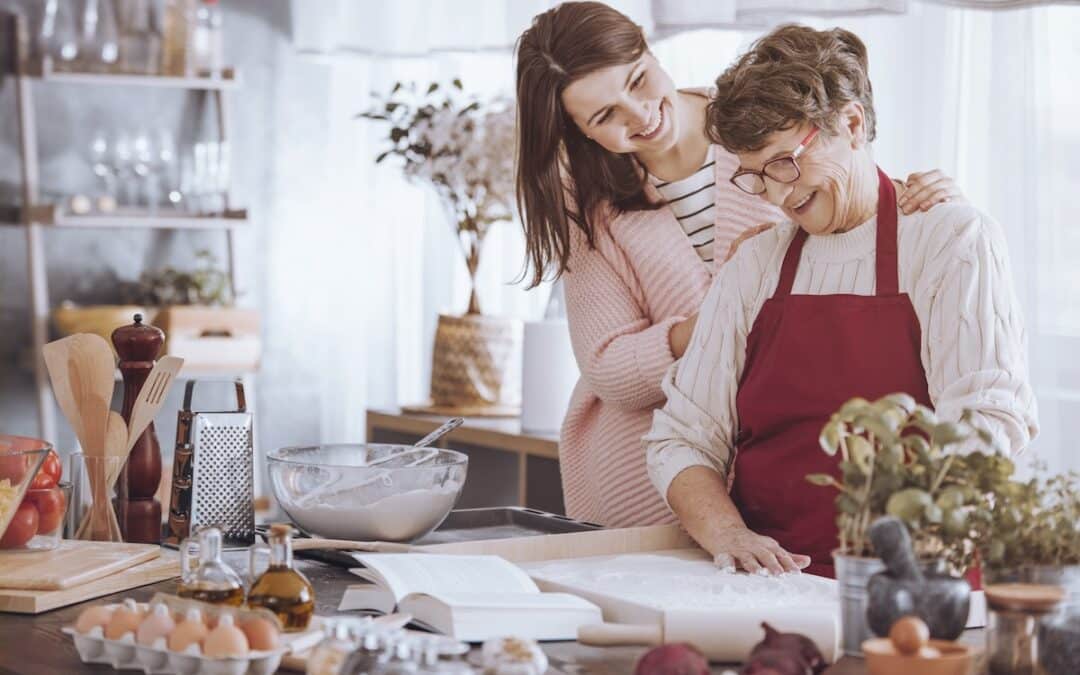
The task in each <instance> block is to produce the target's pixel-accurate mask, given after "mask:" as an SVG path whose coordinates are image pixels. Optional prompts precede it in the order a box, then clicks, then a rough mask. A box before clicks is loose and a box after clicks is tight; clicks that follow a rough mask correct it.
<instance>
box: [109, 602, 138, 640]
mask: <svg viewBox="0 0 1080 675" xmlns="http://www.w3.org/2000/svg"><path fill="white" fill-rule="evenodd" d="M142 620H143V613H142V612H140V611H139V609H138V608H137V607H136V606H135V601H134V600H132V599H130V598H128V599H127V600H124V604H122V605H120V606H119V607H117V608H116V609H115V610H113V613H112V617H111V618H110V619H109V623H108V624H106V626H105V637H106V638H108V639H110V640H119V639H120V638H122V637H124V636H125V635H127V634H128V633H134V632H135V631H137V630H139V624H140V623H142Z"/></svg>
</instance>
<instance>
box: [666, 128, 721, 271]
mask: <svg viewBox="0 0 1080 675" xmlns="http://www.w3.org/2000/svg"><path fill="white" fill-rule="evenodd" d="M715 148H716V146H713V145H710V146H709V152H708V154H707V155H706V156H705V163H704V164H702V165H701V168H700V169H698V170H697V171H695V172H694V173H693V174H692V175H690V176H687V177H686V178H683V179H681V180H673V181H667V182H665V181H662V180H660V179H659V178H657V177H656V176H650V177H649V180H650V181H651V182H652V184H653V186H654V187H656V189H657V191H659V192H660V196H661V197H663V198H664V201H665V202H666V203H667V205H668V206H669V207H670V208H671V210H672V212H673V213H674V214H675V218H676V219H677V220H678V221H679V225H681V226H682V229H683V232H685V233H686V236H687V237H689V238H690V243H691V244H692V245H693V247H694V250H695V251H697V254H698V256H700V257H701V259H702V260H704V261H705V262H707V263H711V262H712V260H713V250H714V246H713V240H714V238H715V236H716V190H715V189H714V188H715V187H716V172H715V170H714V169H713V166H714V165H715V164H716V158H715V157H714V155H713V152H714V150H715Z"/></svg>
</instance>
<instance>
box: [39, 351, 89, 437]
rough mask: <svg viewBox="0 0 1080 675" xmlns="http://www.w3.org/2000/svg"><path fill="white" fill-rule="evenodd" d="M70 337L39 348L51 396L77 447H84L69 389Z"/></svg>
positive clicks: (75, 406)
mask: <svg viewBox="0 0 1080 675" xmlns="http://www.w3.org/2000/svg"><path fill="white" fill-rule="evenodd" d="M72 342H73V338H72V337H66V338H63V339H62V340H55V341H53V342H50V343H49V344H47V345H45V346H44V347H42V348H41V353H42V355H43V356H44V358H45V368H46V369H47V370H48V371H49V381H50V382H51V383H52V390H53V396H55V397H56V402H57V403H58V404H59V405H60V411H61V412H63V413H64V417H65V418H67V421H68V424H70V425H71V429H72V430H73V431H74V432H75V438H77V439H78V440H79V445H81V446H83V447H84V448H85V447H86V439H85V438H84V437H83V429H82V421H81V419H80V417H79V407H78V405H77V404H76V402H75V394H74V392H73V391H72V388H71V378H70V377H69V376H68V359H69V358H70V356H71V345H72Z"/></svg>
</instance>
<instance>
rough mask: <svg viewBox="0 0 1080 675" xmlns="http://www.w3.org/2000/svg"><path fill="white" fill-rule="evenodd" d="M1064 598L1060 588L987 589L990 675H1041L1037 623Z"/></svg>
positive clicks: (1027, 585) (1016, 585)
mask: <svg viewBox="0 0 1080 675" xmlns="http://www.w3.org/2000/svg"><path fill="white" fill-rule="evenodd" d="M1064 598H1065V591H1064V589H1062V588H1061V587H1060V586H1049V585H1045V584H1030V583H1010V584H991V585H989V586H987V587H986V603H987V608H988V609H989V617H988V620H987V627H986V628H987V629H986V653H987V667H988V669H989V672H990V675H1042V673H1043V672H1044V671H1043V670H1042V669H1041V667H1040V665H1039V664H1040V660H1041V658H1042V657H1043V656H1044V654H1043V653H1042V652H1043V651H1044V649H1043V648H1042V645H1040V635H1039V632H1040V631H1039V629H1040V623H1041V622H1042V620H1043V619H1044V617H1047V616H1050V615H1052V614H1054V613H1055V612H1056V611H1057V610H1058V609H1059V608H1060V607H1061V603H1062V600H1063V599H1064Z"/></svg>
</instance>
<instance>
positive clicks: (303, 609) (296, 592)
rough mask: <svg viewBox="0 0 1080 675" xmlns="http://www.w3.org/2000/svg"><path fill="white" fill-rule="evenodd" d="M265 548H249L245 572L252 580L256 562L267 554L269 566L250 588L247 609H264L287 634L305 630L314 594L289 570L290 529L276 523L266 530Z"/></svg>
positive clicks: (307, 583) (291, 559)
mask: <svg viewBox="0 0 1080 675" xmlns="http://www.w3.org/2000/svg"><path fill="white" fill-rule="evenodd" d="M268 539H269V545H268V547H266V548H263V547H261V546H253V547H252V548H251V564H250V567H249V569H250V570H251V573H252V575H253V576H254V574H255V570H256V569H257V567H256V559H257V557H258V555H259V554H261V553H265V552H267V550H269V555H270V566H269V567H267V568H266V571H265V572H263V573H262V574H261V575H259V576H258V578H256V579H255V581H254V582H252V584H251V589H250V590H249V591H248V596H247V604H248V606H249V607H252V608H254V607H265V608H266V609H268V610H270V611H271V612H273V613H274V614H276V615H277V618H278V620H279V621H280V622H281V626H282V628H283V629H284V630H285V632H287V633H291V632H296V631H302V630H304V629H306V628H307V627H308V624H309V623H310V622H311V617H312V615H314V614H315V590H314V589H313V588H312V587H311V582H310V581H308V580H307V577H305V576H304V575H303V574H301V573H300V572H299V571H297V570H296V569H294V568H293V558H292V528H291V527H290V526H289V525H283V524H280V523H277V524H274V525H271V526H270V534H269V537H268Z"/></svg>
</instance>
